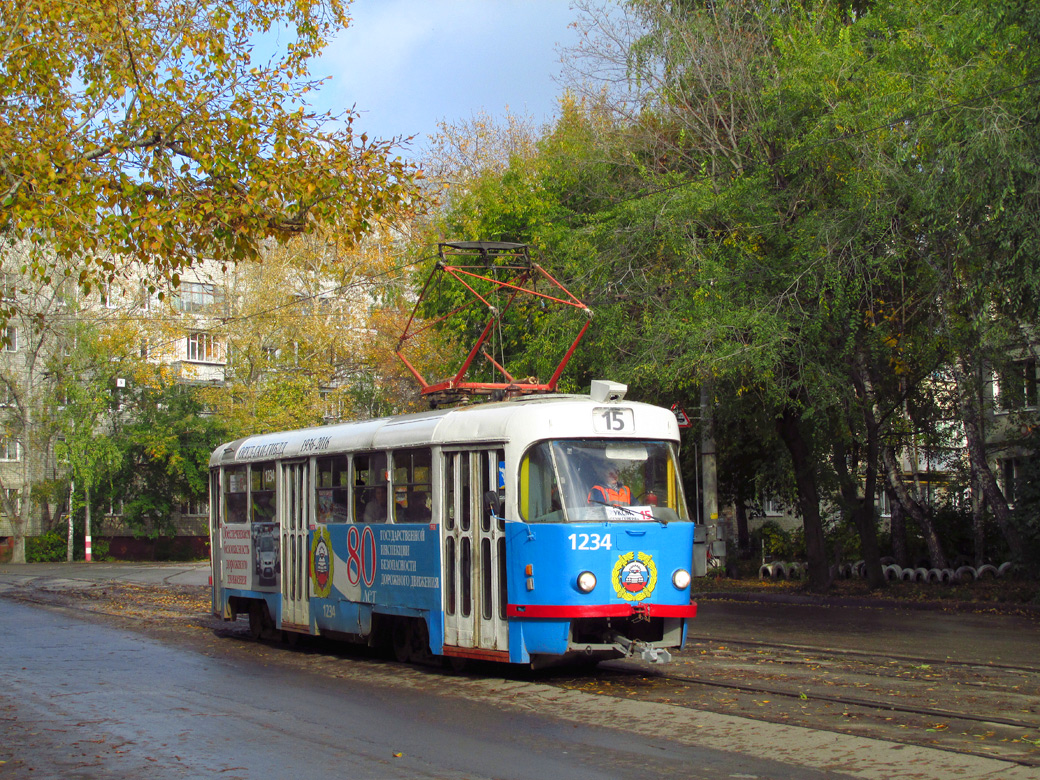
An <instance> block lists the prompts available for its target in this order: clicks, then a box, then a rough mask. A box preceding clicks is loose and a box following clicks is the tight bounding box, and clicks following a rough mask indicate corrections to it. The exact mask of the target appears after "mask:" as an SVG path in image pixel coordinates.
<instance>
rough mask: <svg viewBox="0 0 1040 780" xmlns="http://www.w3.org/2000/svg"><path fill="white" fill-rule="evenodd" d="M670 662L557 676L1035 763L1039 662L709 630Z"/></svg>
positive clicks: (1039, 736)
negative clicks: (734, 636) (727, 635)
mask: <svg viewBox="0 0 1040 780" xmlns="http://www.w3.org/2000/svg"><path fill="white" fill-rule="evenodd" d="M673 660H674V663H673V664H671V665H668V666H663V667H661V666H652V665H649V664H643V663H639V662H632V661H612V662H606V663H603V664H600V667H599V669H598V672H597V674H596V675H594V676H593V677H592V678H591V679H590V680H589V681H587V682H586V683H584V684H582V683H580V682H578V681H569V682H567V683H565V684H567V685H576V687H582V688H583V689H585V690H590V691H591V690H595V692H603V693H608V694H610V695H615V696H633V697H635V696H638V697H640V698H653V699H656V700H658V701H662V702H668V703H672V704H679V705H680V706H688V707H693V708H697V709H702V710H707V711H712V712H718V713H720V714H727V715H736V716H740V717H748V718H753V719H759V720H766V721H771V722H780V723H786V724H791V725H799V726H804V727H806V728H811V729H815V730H822V731H834V732H839V733H851V734H858V735H862V736H870V737H875V738H879V739H885V740H889V741H892V742H899V743H904V744H916V745H925V746H928V747H933V748H938V749H941V750H945V751H949V752H955V753H964V754H970V755H979V756H989V757H1000V758H1001V759H1003V760H1007V761H1011V762H1013V763H1016V764H1019V765H1021V766H1026V767H1040V666H1032V665H1021V664H1007V663H995V664H989V663H981V662H978V661H966V660H960V659H948V658H939V657H924V656H922V655H910V654H905V653H898V652H892V653H889V652H884V651H881V652H871V651H865V650H856V649H846V648H835V647H821V646H812V645H805V644H798V643H783V642H759V641H754V640H730V639H720V638H718V637H712V638H710V639H709V638H706V637H690V638H689V639H688V642H687V646H686V650H684V651H683V652H682V653H680V654H677V655H676V656H675V658H674V659H673Z"/></svg>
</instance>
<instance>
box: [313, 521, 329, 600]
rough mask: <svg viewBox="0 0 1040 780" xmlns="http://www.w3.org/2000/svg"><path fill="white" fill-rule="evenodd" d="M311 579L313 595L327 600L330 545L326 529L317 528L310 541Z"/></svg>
mask: <svg viewBox="0 0 1040 780" xmlns="http://www.w3.org/2000/svg"><path fill="white" fill-rule="evenodd" d="M311 579H312V580H313V583H314V595H315V596H316V597H317V598H319V599H327V598H328V597H329V594H330V593H332V543H331V540H330V539H329V529H328V528H319V529H318V530H317V531H315V532H314V537H313V539H312V540H311Z"/></svg>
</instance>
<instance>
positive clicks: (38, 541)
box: [25, 528, 69, 563]
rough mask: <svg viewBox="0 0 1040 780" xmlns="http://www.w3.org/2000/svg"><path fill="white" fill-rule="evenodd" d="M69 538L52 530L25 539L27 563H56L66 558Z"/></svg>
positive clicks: (58, 531)
mask: <svg viewBox="0 0 1040 780" xmlns="http://www.w3.org/2000/svg"><path fill="white" fill-rule="evenodd" d="M68 554H69V538H68V536H67V535H66V533H62V531H60V530H58V529H57V528H52V529H51V530H50V531H48V532H47V533H45V534H42V535H40V536H27V537H26V538H25V560H26V562H27V563H57V562H60V561H64V560H66V559H67V558H68Z"/></svg>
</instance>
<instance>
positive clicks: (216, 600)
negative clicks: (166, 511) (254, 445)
mask: <svg viewBox="0 0 1040 780" xmlns="http://www.w3.org/2000/svg"><path fill="white" fill-rule="evenodd" d="M222 498H223V495H222V494H221V492H220V472H219V471H218V470H216V469H214V470H213V471H211V472H210V473H209V571H210V574H211V575H212V576H211V578H210V581H211V582H212V583H213V587H212V588H211V589H210V593H211V598H212V610H213V614H214V615H219V614H221V611H222V609H223V604H224V584H223V577H222V575H223V573H224V564H223V563H222V559H223V557H224V544H223V542H224V540H223V538H222V536H221V533H220V526H221V518H220V515H221V512H220V509H221V506H222V505H223V503H224V502H223V501H222Z"/></svg>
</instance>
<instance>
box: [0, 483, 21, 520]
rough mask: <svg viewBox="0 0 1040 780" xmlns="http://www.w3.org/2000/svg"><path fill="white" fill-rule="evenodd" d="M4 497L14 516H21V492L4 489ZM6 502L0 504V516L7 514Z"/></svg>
mask: <svg viewBox="0 0 1040 780" xmlns="http://www.w3.org/2000/svg"><path fill="white" fill-rule="evenodd" d="M4 496H6V498H7V501H9V502H10V503H11V506H13V507H14V511H15V514H21V511H22V503H21V502H22V497H21V491H20V490H19V489H18V488H4ZM7 506H8V504H7V502H2V503H0V514H4V515H6V514H7Z"/></svg>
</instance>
